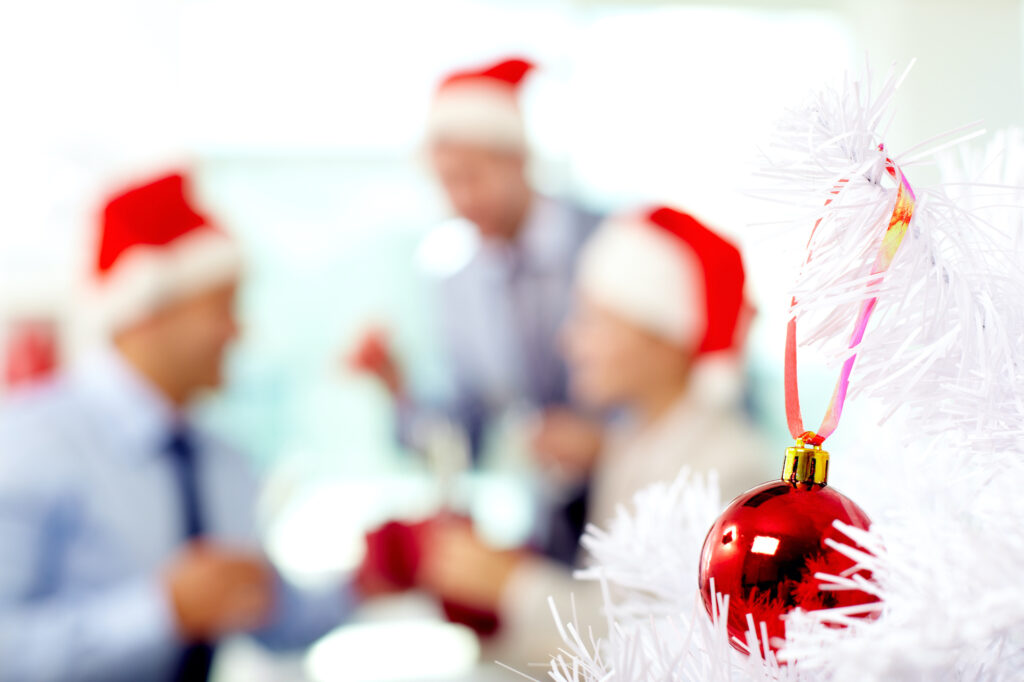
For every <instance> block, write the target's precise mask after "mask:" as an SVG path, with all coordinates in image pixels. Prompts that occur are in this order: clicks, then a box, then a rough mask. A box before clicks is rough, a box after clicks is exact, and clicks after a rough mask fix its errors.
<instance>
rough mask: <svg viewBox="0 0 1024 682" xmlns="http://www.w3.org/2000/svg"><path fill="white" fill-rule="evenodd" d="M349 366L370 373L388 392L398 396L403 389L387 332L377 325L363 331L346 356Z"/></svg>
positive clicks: (400, 372)
mask: <svg viewBox="0 0 1024 682" xmlns="http://www.w3.org/2000/svg"><path fill="white" fill-rule="evenodd" d="M345 364H346V365H348V366H349V367H350V368H352V369H354V370H356V371H359V372H365V373H367V374H371V375H373V376H375V377H377V379H378V380H379V381H380V382H381V383H382V384H384V386H385V388H387V389H388V392H389V393H391V395H392V396H394V397H396V398H397V397H399V396H401V395H402V393H403V391H404V381H403V378H402V371H401V368H400V367H399V366H398V362H397V361H396V360H395V358H394V355H393V353H392V352H391V347H390V343H389V342H388V338H387V334H386V333H385V331H384V330H383V329H381V328H379V327H371V328H370V329H367V330H366V331H365V332H363V334H362V336H360V338H359V340H358V341H357V342H356V345H355V348H354V349H353V350H352V352H351V353H350V354H349V355H348V357H347V358H346V363H345Z"/></svg>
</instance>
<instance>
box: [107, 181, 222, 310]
mask: <svg viewBox="0 0 1024 682" xmlns="http://www.w3.org/2000/svg"><path fill="white" fill-rule="evenodd" d="M187 191H188V188H187V180H186V178H185V176H184V175H182V174H180V173H172V174H170V175H166V176H164V177H161V178H158V179H155V180H152V181H149V182H147V183H145V184H142V185H139V186H136V187H132V188H130V189H127V190H125V191H122V192H121V193H119V194H117V195H116V196H115V197H113V198H112V199H110V200H109V201H108V202H107V204H106V206H105V207H104V209H103V213H102V218H101V221H100V235H99V254H98V257H97V259H96V262H95V272H94V275H95V290H96V291H95V293H96V297H97V299H98V301H97V302H98V306H99V313H100V315H101V316H102V320H103V323H104V326H106V327H107V328H109V329H112V330H116V329H118V328H122V327H124V326H126V325H128V324H131V323H133V322H136V321H139V320H141V319H143V318H145V316H146V315H148V314H151V313H153V312H155V311H156V310H158V309H159V308H160V307H162V306H164V305H166V304H168V303H171V302H173V301H175V300H178V299H180V298H183V297H185V296H188V295H190V294H195V293H200V292H202V291H204V290H206V289H208V288H210V287H214V286H217V285H219V284H224V283H228V282H230V281H232V280H233V279H235V278H237V277H238V276H239V274H240V272H241V266H242V259H241V252H240V250H239V248H238V245H237V244H236V243H235V242H234V240H233V239H231V238H230V237H229V236H228V235H227V234H225V233H224V232H222V231H221V230H219V229H218V228H217V227H215V226H214V225H212V224H211V223H210V221H209V220H208V219H207V218H206V217H205V216H203V215H202V214H200V213H199V212H197V211H196V210H195V209H194V208H193V207H192V205H191V204H190V203H189V200H188V194H187Z"/></svg>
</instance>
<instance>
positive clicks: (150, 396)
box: [75, 348, 182, 454]
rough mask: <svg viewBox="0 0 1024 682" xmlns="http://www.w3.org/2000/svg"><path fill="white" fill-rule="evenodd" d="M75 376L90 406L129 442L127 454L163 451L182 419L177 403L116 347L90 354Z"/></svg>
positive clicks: (126, 449)
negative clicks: (144, 375)
mask: <svg viewBox="0 0 1024 682" xmlns="http://www.w3.org/2000/svg"><path fill="white" fill-rule="evenodd" d="M75 380H76V383H77V385H78V386H79V387H80V388H81V389H82V390H83V391H84V392H85V394H86V396H87V397H88V400H89V405H90V407H93V408H95V409H97V410H100V411H102V413H103V417H104V418H105V420H106V424H109V428H110V429H111V430H112V431H115V432H116V433H117V435H118V436H120V437H122V438H124V439H125V441H126V443H129V444H130V445H129V446H128V447H126V448H125V453H126V454H131V453H138V454H147V453H148V454H158V453H160V452H162V451H163V449H164V445H165V442H166V441H167V439H168V438H169V434H170V433H171V432H172V430H173V429H174V427H175V425H176V424H177V423H179V422H180V421H181V419H182V417H181V414H180V413H179V411H178V410H177V409H176V408H175V407H174V405H173V404H172V403H171V402H170V401H169V400H168V399H167V398H166V397H165V396H163V395H162V394H161V393H160V392H159V391H158V390H157V389H156V387H154V386H153V385H152V384H151V383H149V381H148V380H147V379H146V378H145V377H143V376H142V375H141V374H140V373H139V372H138V371H137V370H135V369H134V368H133V367H132V366H131V365H129V364H128V362H127V361H126V360H125V359H124V357H123V356H122V355H121V354H120V353H119V352H117V351H116V350H115V349H113V348H105V349H103V350H100V351H96V352H94V353H93V354H92V355H90V356H89V357H88V358H87V359H86V360H85V361H83V362H82V364H81V366H80V367H79V368H78V370H77V371H76V373H75ZM106 424H105V425H106Z"/></svg>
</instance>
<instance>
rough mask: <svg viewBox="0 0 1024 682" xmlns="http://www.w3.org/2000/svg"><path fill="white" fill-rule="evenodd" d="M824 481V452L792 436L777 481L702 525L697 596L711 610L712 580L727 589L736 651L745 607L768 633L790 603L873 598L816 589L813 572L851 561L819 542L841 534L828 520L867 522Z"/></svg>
mask: <svg viewBox="0 0 1024 682" xmlns="http://www.w3.org/2000/svg"><path fill="white" fill-rule="evenodd" d="M827 481H828V453H827V452H825V451H824V450H822V449H821V446H819V445H809V446H807V445H805V442H804V441H803V440H797V442H796V446H795V447H792V448H789V449H788V450H787V451H786V462H785V465H784V467H783V471H782V477H781V480H778V481H771V482H768V483H764V484H762V485H759V486H757V487H756V488H753V489H752V490H748V491H747V492H746V493H744V494H743V495H740V496H739V497H737V498H736V499H735V500H733V502H732V504H730V505H729V507H728V508H727V509H726V510H725V511H724V512H723V513H722V515H721V516H719V517H718V520H717V521H716V522H715V524H714V525H713V526H712V527H711V530H710V531H709V532H708V535H707V538H705V540H704V547H703V549H702V550H701V557H700V574H699V581H700V590H701V595H702V597H703V600H704V606H705V607H706V608H707V610H708V613H709V614H710V613H711V612H712V600H713V598H714V595H713V594H712V592H711V581H712V580H714V586H715V590H717V591H718V592H720V593H722V594H726V595H728V596H729V618H728V623H727V626H728V630H729V634H730V636H731V639H732V643H733V646H734V647H736V648H737V649H739V650H740V651H743V652H746V648H745V647H744V646H743V645H742V642H744V641H746V632H747V614H748V613H749V614H751V615H752V616H753V618H754V622H755V623H761V622H764V623H765V626H766V627H767V631H768V636H769V640H771V639H774V638H777V637H784V636H785V623H784V621H783V620H782V618H783V616H785V615H786V614H787V613H789V612H790V611H792V610H793V609H795V608H801V609H803V610H805V611H816V610H819V609H826V608H834V607H843V606H856V605H860V604H869V603H872V602H874V601H876V600H875V597H873V596H872V595H869V594H867V593H864V592H861V591H859V590H843V591H830V590H821V589H819V585H820V582H821V581H820V580H819V579H817V578H815V574H817V573H827V574H829V575H840V574H842V573H843V572H844V571H847V570H848V569H850V568H852V567H853V564H854V562H853V561H852V560H851V559H849V558H848V557H846V556H844V555H843V554H841V553H840V552H838V551H836V550H834V549H832V548H831V547H829V546H828V545H827V544H826V543H825V540H827V539H830V538H831V539H833V540H836V541H839V542H844V541H845V536H843V535H841V533H840V532H839V531H838V530H836V529H835V528H834V527H833V525H832V522H833V521H835V520H837V519H838V520H839V521H842V522H843V523H847V524H849V525H851V526H856V527H858V528H863V529H867V528H868V526H869V525H870V521H869V520H868V517H867V515H866V514H865V513H864V512H863V511H862V510H861V508H860V507H858V506H857V505H856V504H854V503H853V502H852V501H851V500H849V499H848V498H846V497H845V496H843V495H842V494H840V493H839V492H837V491H836V490H834V489H832V488H829V487H828V486H827ZM864 577H869V576H867V575H865V576H864ZM769 644H770V645H771V641H769ZM772 648H773V649H775V646H772Z"/></svg>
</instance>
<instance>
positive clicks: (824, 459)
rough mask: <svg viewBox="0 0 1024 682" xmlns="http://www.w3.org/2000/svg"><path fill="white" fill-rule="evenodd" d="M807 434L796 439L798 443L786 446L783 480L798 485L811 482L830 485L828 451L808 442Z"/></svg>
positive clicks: (812, 435)
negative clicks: (789, 446)
mask: <svg viewBox="0 0 1024 682" xmlns="http://www.w3.org/2000/svg"><path fill="white" fill-rule="evenodd" d="M808 435H809V436H810V437H814V434H813V433H812V434H805V435H804V436H801V437H800V438H797V439H796V445H794V446H793V447H791V448H786V461H785V464H783V466H782V480H783V481H786V482H787V483H792V484H793V485H796V484H798V483H810V484H815V485H821V486H824V485H828V452H826V451H825V450H822V449H821V446H820V445H814V444H812V443H808V442H807V440H805V437H806V436H808Z"/></svg>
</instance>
